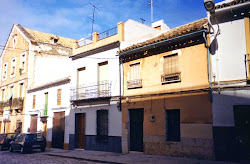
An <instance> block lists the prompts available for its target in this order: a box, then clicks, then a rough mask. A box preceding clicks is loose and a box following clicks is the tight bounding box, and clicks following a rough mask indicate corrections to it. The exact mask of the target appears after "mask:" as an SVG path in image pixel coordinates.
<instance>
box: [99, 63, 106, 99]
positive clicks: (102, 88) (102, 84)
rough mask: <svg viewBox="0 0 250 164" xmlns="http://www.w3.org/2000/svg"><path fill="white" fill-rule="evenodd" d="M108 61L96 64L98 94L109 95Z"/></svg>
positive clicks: (101, 95) (100, 95)
mask: <svg viewBox="0 0 250 164" xmlns="http://www.w3.org/2000/svg"><path fill="white" fill-rule="evenodd" d="M108 73H109V72H108V62H107V61H106V62H102V63H99V64H98V96H99V97H105V96H108V95H109V88H108V87H109V82H108V79H109V76H108Z"/></svg>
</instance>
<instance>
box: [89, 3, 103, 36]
mask: <svg viewBox="0 0 250 164" xmlns="http://www.w3.org/2000/svg"><path fill="white" fill-rule="evenodd" d="M89 4H90V5H91V6H92V7H93V14H92V18H90V19H91V20H92V27H91V38H92V34H93V30H94V23H95V9H97V10H99V11H101V10H100V9H99V8H98V7H96V6H95V5H93V4H92V3H90V2H89Z"/></svg>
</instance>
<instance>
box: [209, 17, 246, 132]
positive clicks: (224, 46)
mask: <svg viewBox="0 0 250 164" xmlns="http://www.w3.org/2000/svg"><path fill="white" fill-rule="evenodd" d="M230 16H231V15H230V14H229V15H228V17H230ZM223 19H228V18H227V17H224V18H222V17H218V18H217V21H218V22H223V23H219V28H220V34H219V35H218V36H217V45H216V44H214V43H213V44H211V46H212V54H211V65H212V69H211V70H212V71H211V73H212V82H213V81H216V82H218V81H219V85H215V87H225V86H229V85H234V86H235V85H246V82H234V83H223V82H222V81H232V80H240V79H246V78H247V76H246V71H247V68H246V64H245V55H246V35H245V23H244V19H243V18H241V19H238V18H237V17H236V18H234V20H232V19H231V20H232V21H228V20H227V21H225V20H223ZM213 27H214V29H215V32H216V31H217V30H218V26H217V25H216V24H214V25H213ZM214 36H215V34H211V35H210V37H211V38H210V42H211V43H212V42H213V40H214ZM246 104H247V105H249V104H250V93H249V91H248V90H235V91H222V92H220V93H219V92H213V103H212V108H213V125H214V126H222V127H225V126H226V127H230V126H234V113H233V105H246Z"/></svg>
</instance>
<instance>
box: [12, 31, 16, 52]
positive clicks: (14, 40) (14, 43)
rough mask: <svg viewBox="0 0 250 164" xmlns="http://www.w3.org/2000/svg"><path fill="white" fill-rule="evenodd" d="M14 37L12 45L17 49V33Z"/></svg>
mask: <svg viewBox="0 0 250 164" xmlns="http://www.w3.org/2000/svg"><path fill="white" fill-rule="evenodd" d="M12 37H13V43H12V47H13V49H14V50H15V49H16V45H17V34H14V35H13V36H12Z"/></svg>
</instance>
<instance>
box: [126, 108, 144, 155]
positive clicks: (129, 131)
mask: <svg viewBox="0 0 250 164" xmlns="http://www.w3.org/2000/svg"><path fill="white" fill-rule="evenodd" d="M132 110H142V113H143V114H142V151H134V150H130V149H131V148H130V143H131V136H130V134H131V129H130V125H131V120H130V119H131V118H130V111H132ZM128 120H129V124H128V151H129V152H144V141H143V137H144V108H136V109H128Z"/></svg>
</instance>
